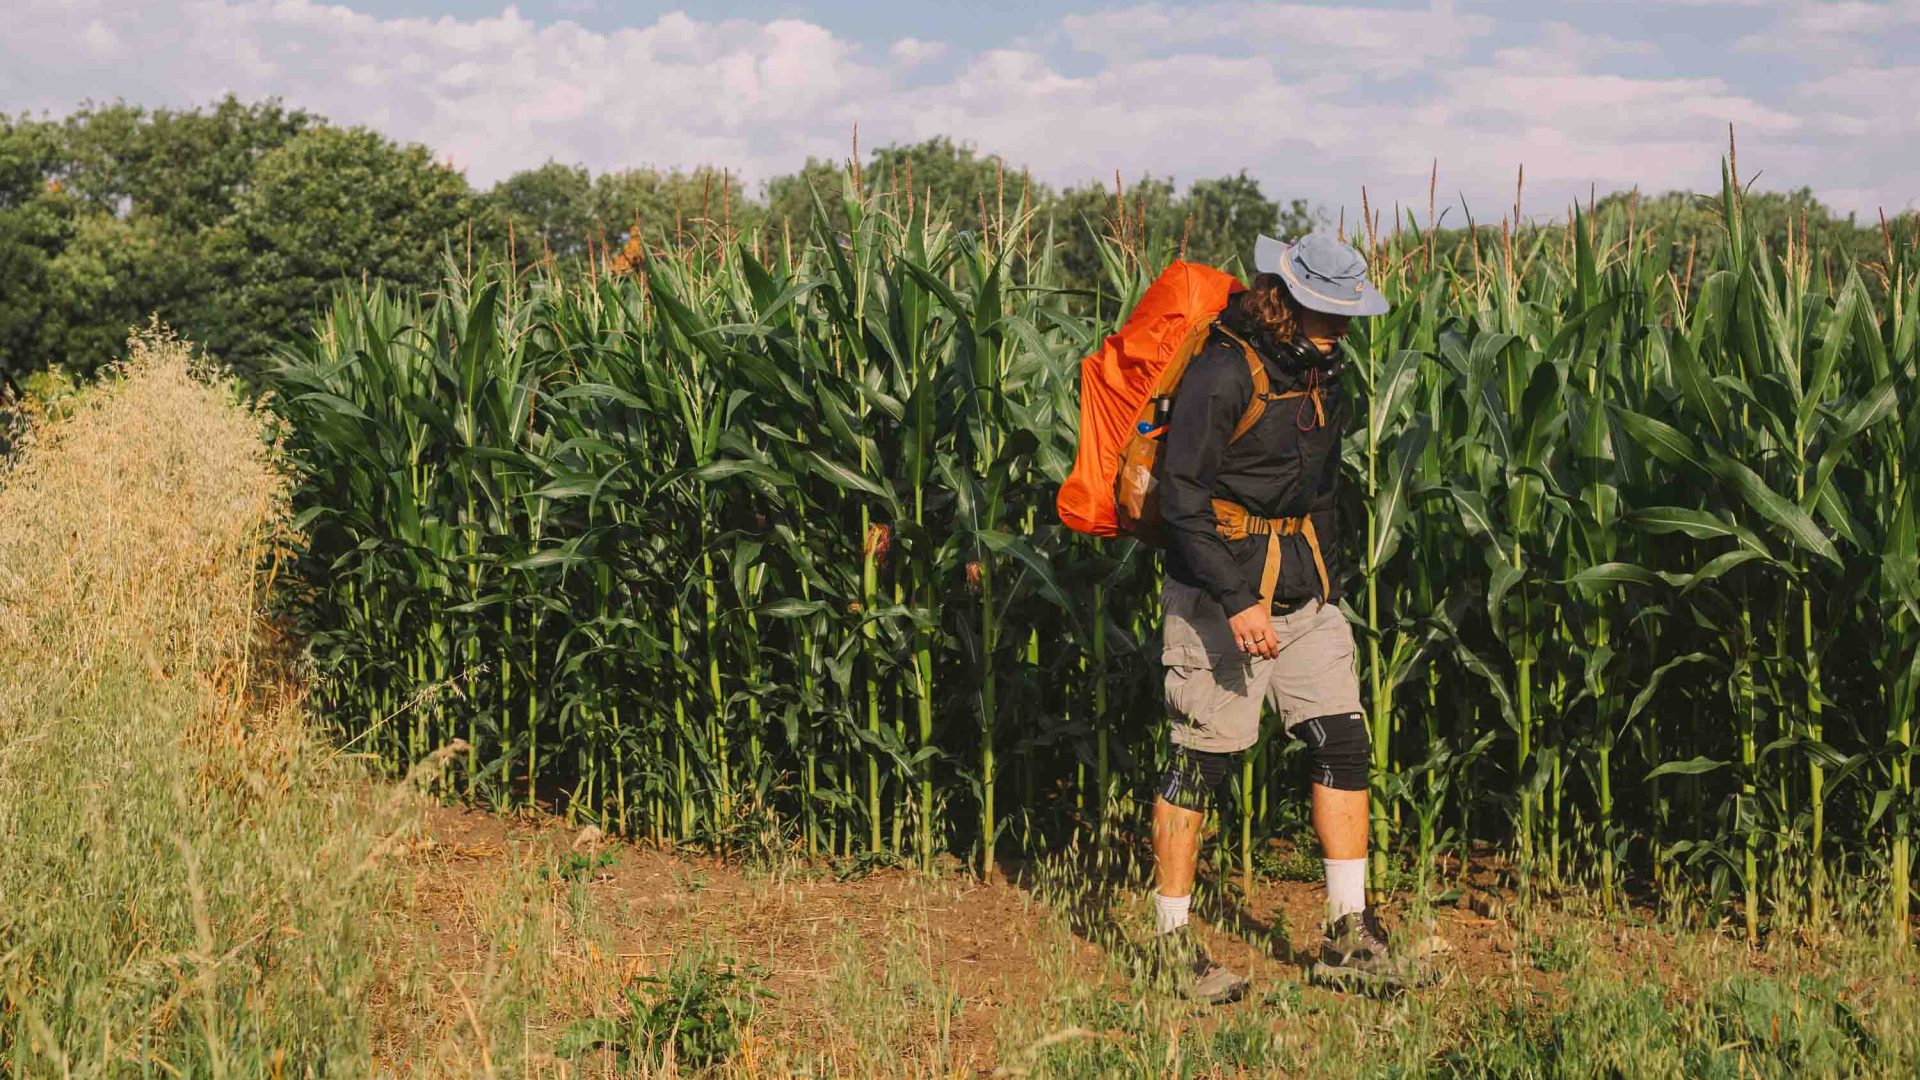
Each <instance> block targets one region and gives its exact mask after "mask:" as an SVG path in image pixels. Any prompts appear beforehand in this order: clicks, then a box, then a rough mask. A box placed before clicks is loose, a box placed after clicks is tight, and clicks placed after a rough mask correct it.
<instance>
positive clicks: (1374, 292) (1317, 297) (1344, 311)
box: [1253, 236, 1393, 317]
mask: <svg viewBox="0 0 1920 1080" xmlns="http://www.w3.org/2000/svg"><path fill="white" fill-rule="evenodd" d="M1292 246H1293V245H1291V244H1283V243H1281V242H1280V241H1278V240H1275V239H1273V238H1272V237H1267V236H1262V237H1261V238H1260V239H1259V241H1258V242H1256V243H1255V244H1254V247H1253V267H1254V269H1255V270H1258V271H1259V272H1261V273H1263V274H1278V275H1280V279H1281V280H1282V281H1285V282H1286V283H1287V291H1288V292H1289V293H1291V294H1293V299H1294V302H1295V303H1297V304H1299V305H1300V306H1301V307H1303V308H1306V309H1307V310H1308V311H1317V312H1320V313H1321V314H1323V315H1346V316H1349V317H1353V316H1364V315H1385V314H1386V313H1387V310H1388V309H1389V308H1391V307H1392V306H1393V305H1391V304H1389V303H1387V298H1386V297H1385V296H1382V295H1381V294H1380V290H1379V289H1376V288H1374V287H1373V282H1371V281H1368V280H1367V279H1365V278H1361V279H1360V283H1359V284H1360V290H1359V291H1358V292H1357V293H1347V294H1346V295H1344V296H1342V295H1336V294H1335V293H1334V292H1333V291H1332V290H1333V286H1332V285H1329V284H1323V283H1320V282H1309V281H1304V280H1302V279H1301V277H1300V275H1299V274H1298V273H1297V272H1295V270H1294V268H1293V259H1292V258H1291V257H1290V256H1291V251H1290V250H1289V249H1290V248H1291V247H1292Z"/></svg>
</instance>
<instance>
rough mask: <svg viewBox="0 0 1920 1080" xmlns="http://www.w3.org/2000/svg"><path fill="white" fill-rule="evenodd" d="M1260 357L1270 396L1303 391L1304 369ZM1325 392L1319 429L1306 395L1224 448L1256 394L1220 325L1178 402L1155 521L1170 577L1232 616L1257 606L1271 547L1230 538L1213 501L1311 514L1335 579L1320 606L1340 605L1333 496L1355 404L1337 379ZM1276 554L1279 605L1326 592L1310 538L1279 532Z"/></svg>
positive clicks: (1263, 512) (1230, 318) (1270, 408)
mask: <svg viewBox="0 0 1920 1080" xmlns="http://www.w3.org/2000/svg"><path fill="white" fill-rule="evenodd" d="M1236 314H1237V313H1236V310H1235V308H1234V307H1233V306H1229V308H1228V310H1227V312H1226V313H1225V314H1223V315H1222V317H1221V321H1222V322H1224V323H1226V324H1227V325H1230V326H1231V325H1234V317H1235V315H1236ZM1243 336H1244V335H1243ZM1249 340H1254V339H1249ZM1255 351H1256V353H1257V354H1258V355H1259V356H1260V359H1261V361H1262V362H1263V363H1265V364H1266V368H1267V377H1268V380H1269V383H1270V387H1269V393H1270V394H1275V395H1277V394H1283V393H1286V392H1288V391H1291V390H1304V389H1306V388H1307V385H1308V382H1307V380H1308V375H1307V373H1306V372H1304V371H1292V370H1289V369H1288V368H1286V367H1284V366H1282V365H1281V364H1280V363H1279V362H1277V361H1276V360H1274V358H1273V357H1271V356H1269V355H1268V354H1267V353H1266V352H1265V351H1263V350H1261V349H1259V347H1258V346H1257V345H1256V347H1255ZM1320 395H1321V403H1322V407H1323V410H1324V415H1325V422H1324V423H1318V422H1317V418H1316V416H1315V413H1314V408H1313V402H1312V400H1311V399H1309V398H1306V397H1298V398H1289V399H1287V400H1284V401H1275V400H1269V401H1268V403H1267V409H1266V412H1265V413H1264V414H1263V415H1262V416H1261V417H1260V419H1259V420H1258V421H1257V422H1255V424H1254V425H1253V427H1252V428H1251V429H1249V430H1248V431H1247V433H1246V434H1245V435H1242V436H1241V437H1240V439H1239V441H1237V442H1233V443H1232V444H1231V445H1229V439H1230V438H1231V436H1232V435H1233V429H1234V427H1235V426H1236V425H1237V424H1239V422H1240V417H1241V415H1242V414H1244V413H1245V412H1246V409H1247V403H1248V402H1249V401H1251V400H1252V398H1253V377H1252V374H1251V373H1250V372H1249V371H1248V370H1247V361H1246V356H1245V353H1243V352H1242V351H1241V348H1240V345H1239V344H1238V343H1237V342H1235V341H1233V340H1232V339H1231V338H1229V337H1227V336H1226V335H1225V334H1222V333H1220V332H1219V331H1218V330H1216V331H1215V332H1214V333H1213V336H1212V337H1211V339H1209V340H1208V342H1207V344H1206V345H1205V346H1204V347H1203V348H1202V349H1201V351H1200V352H1199V353H1198V354H1196V355H1195V356H1194V358H1193V360H1192V361H1191V363H1190V364H1189V366H1188V368H1187V372H1186V375H1185V376H1184V377H1183V378H1182V379H1181V381H1180V389H1179V392H1178V393H1177V394H1175V395H1174V401H1173V412H1172V414H1171V417H1170V418H1169V420H1168V422H1167V432H1166V436H1165V444H1164V446H1163V447H1162V450H1161V469H1162V472H1161V476H1160V516H1161V518H1162V519H1163V520H1164V521H1165V522H1166V526H1167V530H1168V534H1169V536H1170V537H1171V539H1172V543H1171V544H1170V545H1169V548H1168V554H1167V576H1168V577H1170V578H1172V579H1173V580H1175V581H1178V582H1181V583H1183V584H1187V585H1193V586H1197V587H1199V588H1201V589H1203V590H1205V591H1206V592H1207V593H1208V594H1209V595H1211V596H1212V597H1213V598H1214V599H1216V600H1218V601H1220V604H1221V606H1222V607H1224V608H1225V609H1226V611H1227V613H1228V614H1233V613H1236V612H1240V611H1244V610H1245V609H1247V608H1249V607H1253V606H1256V605H1257V604H1259V602H1260V576H1261V571H1262V570H1263V569H1264V567H1265V565H1266V557H1267V548H1268V542H1267V538H1266V537H1264V536H1255V537H1249V538H1247V539H1245V540H1238V541H1228V540H1226V539H1223V538H1222V537H1221V536H1220V534H1219V533H1218V532H1217V531H1216V526H1215V521H1214V516H1213V506H1212V500H1213V499H1215V498H1221V499H1230V500H1232V501H1234V502H1237V503H1239V504H1241V505H1242V506H1245V507H1246V508H1247V510H1248V511H1250V512H1251V513H1254V514H1257V515H1259V516H1261V517H1301V516H1306V515H1311V516H1312V519H1313V526H1314V530H1315V531H1316V533H1318V536H1319V540H1320V548H1321V552H1322V553H1323V555H1324V556H1325V558H1326V560H1327V573H1328V580H1329V582H1330V583H1331V589H1330V592H1331V595H1328V596H1325V597H1322V599H1325V600H1326V601H1328V602H1329V603H1333V602H1335V601H1338V600H1339V598H1340V594H1341V582H1342V580H1343V579H1344V578H1345V577H1346V573H1347V568H1346V564H1345V560H1344V558H1343V557H1342V556H1343V550H1344V549H1343V546H1342V545H1341V544H1340V543H1339V541H1338V536H1339V530H1338V527H1337V525H1336V522H1335V515H1334V492H1335V485H1336V484H1337V483H1338V482H1339V477H1340V436H1341V432H1343V431H1344V430H1345V429H1346V417H1347V409H1348V403H1347V400H1346V397H1345V395H1344V394H1343V393H1342V392H1341V389H1340V385H1339V381H1338V379H1336V378H1334V377H1332V376H1331V375H1330V374H1326V375H1323V377H1322V378H1321V379H1320ZM1280 551H1281V559H1282V561H1281V564H1280V577H1279V581H1278V583H1277V584H1276V585H1275V587H1274V600H1275V602H1276V603H1278V602H1281V601H1298V600H1303V599H1307V598H1311V597H1318V596H1320V594H1321V589H1320V576H1319V573H1318V572H1317V571H1316V570H1315V568H1314V562H1313V553H1312V551H1311V550H1310V549H1309V548H1308V547H1307V542H1306V540H1305V538H1303V537H1300V536H1287V537H1282V538H1281V541H1280Z"/></svg>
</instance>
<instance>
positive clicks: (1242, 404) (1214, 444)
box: [1160, 347, 1260, 615]
mask: <svg viewBox="0 0 1920 1080" xmlns="http://www.w3.org/2000/svg"><path fill="white" fill-rule="evenodd" d="M1252 399H1253V377H1252V376H1251V375H1249V374H1248V373H1247V364H1246V361H1245V359H1244V358H1243V357H1241V356H1240V355H1239V354H1238V353H1235V352H1231V351H1228V350H1225V349H1216V348H1212V347H1208V348H1206V349H1203V350H1202V351H1201V352H1200V354H1199V355H1198V356H1195V357H1194V358H1193V362H1192V366H1190V367H1189V368H1187V373H1186V376H1185V377H1184V378H1182V379H1181V380H1180V389H1179V392H1178V393H1177V394H1175V395H1174V399H1173V415H1172V416H1171V418H1169V419H1168V421H1167V433H1166V444H1165V446H1164V447H1163V449H1162V456H1161V468H1162V472H1161V478H1160V485H1161V486H1160V517H1161V519H1162V520H1163V521H1165V522H1166V525H1167V532H1168V535H1169V536H1170V537H1171V539H1172V541H1173V546H1174V548H1175V549H1176V550H1177V551H1179V552H1180V555H1181V557H1182V558H1183V559H1185V560H1186V564H1187V566H1188V567H1190V568H1192V570H1193V572H1194V574H1195V576H1197V577H1198V578H1199V579H1200V585H1201V587H1202V588H1204V589H1205V590H1206V591H1207V593H1208V594H1209V595H1211V596H1212V597H1213V598H1214V599H1215V600H1218V601H1219V602H1220V605H1221V607H1223V608H1225V609H1226V611H1227V613H1228V614H1230V615H1231V614H1234V613H1236V612H1241V611H1245V610H1246V609H1247V608H1249V607H1253V606H1255V605H1256V604H1258V603H1259V602H1260V597H1259V595H1258V594H1257V593H1255V592H1254V591H1253V590H1252V589H1250V588H1248V587H1247V583H1246V580H1245V579H1244V578H1243V577H1242V576H1241V573H1240V566H1239V564H1238V563H1237V562H1235V561H1234V558H1233V551H1232V550H1231V549H1230V548H1228V547H1227V542H1226V541H1225V540H1223V539H1221V537H1220V533H1219V532H1218V523H1217V522H1216V521H1215V519H1214V516H1213V503H1212V500H1213V485H1214V477H1215V475H1216V474H1217V473H1218V472H1219V469H1220V459H1221V457H1222V456H1223V455H1224V454H1225V453H1226V449H1227V443H1228V442H1229V441H1230V440H1231V439H1232V438H1233V429H1234V426H1235V425H1237V424H1238V423H1239V422H1240V417H1241V416H1242V415H1243V414H1245V413H1246V411H1247V403H1248V402H1250V401H1251V400H1252Z"/></svg>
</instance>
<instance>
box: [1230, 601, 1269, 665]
mask: <svg viewBox="0 0 1920 1080" xmlns="http://www.w3.org/2000/svg"><path fill="white" fill-rule="evenodd" d="M1227 626H1228V628H1230V629H1231V630H1232V631H1233V640H1234V642H1235V643H1236V644H1238V645H1239V646H1240V651H1241V652H1243V653H1246V654H1247V655H1248V656H1259V657H1265V658H1266V659H1268V660H1271V659H1273V658H1274V657H1276V656H1279V655H1280V639H1279V638H1277V637H1275V636H1274V635H1273V619H1272V618H1270V617H1269V616H1268V615H1267V611H1266V609H1265V608H1263V607H1261V606H1260V605H1259V604H1255V605H1253V606H1252V607H1249V608H1248V609H1247V610H1245V611H1242V612H1241V613H1240V614H1238V615H1235V616H1233V617H1232V618H1230V619H1228V620H1227Z"/></svg>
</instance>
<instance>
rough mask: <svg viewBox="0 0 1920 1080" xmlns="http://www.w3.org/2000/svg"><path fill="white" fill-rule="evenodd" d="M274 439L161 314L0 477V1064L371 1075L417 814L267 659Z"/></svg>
mask: <svg viewBox="0 0 1920 1080" xmlns="http://www.w3.org/2000/svg"><path fill="white" fill-rule="evenodd" d="M271 432H272V429H271V426H270V423H269V421H268V420H267V418H266V416H265V414H263V413H261V412H259V411H257V410H256V409H254V408H252V407H250V406H248V405H246V404H245V403H244V401H243V399H242V397H241V396H240V394H239V392H238V390H237V388H236V387H234V386H233V385H232V384H230V383H228V382H225V381H223V380H221V379H220V378H219V377H218V376H217V374H216V373H215V372H214V371H213V370H212V369H211V368H210V366H209V365H207V364H206V363H205V362H204V361H202V360H199V359H197V358H195V357H194V355H193V354H192V352H191V351H190V350H189V348H188V347H187V346H186V345H185V344H183V343H182V342H180V341H178V340H177V339H175V338H174V337H173V336H171V335H170V334H168V333H166V332H165V331H164V330H160V329H158V328H154V329H151V330H149V331H147V332H144V333H142V334H139V335H137V336H136V337H135V338H134V339H133V341H132V342H131V349H130V356H129V358H128V360H127V362H126V363H125V364H124V365H122V366H120V367H119V368H118V369H117V370H116V371H114V372H113V373H112V374H111V375H110V376H109V377H108V378H107V379H106V380H104V381H103V382H101V383H100V384H99V385H97V386H95V387H93V388H91V389H89V390H88V391H87V392H86V393H84V394H83V395H81V396H80V397H79V398H77V399H75V400H73V401H71V402H69V403H68V407H66V408H64V409H63V410H62V415H60V416H58V417H42V418H40V419H39V420H37V421H36V422H33V423H32V424H31V425H30V427H29V429H28V431H27V433H26V436H25V438H24V439H23V440H22V441H21V444H20V449H19V451H18V453H17V454H16V455H15V456H14V457H13V458H11V459H10V460H9V462H8V463H7V465H6V467H5V471H4V473H0V836H4V837H5V838H6V843H5V844H4V845H0V896H4V897H5V898H6V902H5V903H4V904H0V1062H4V1063H5V1065H4V1066H3V1067H0V1072H6V1073H8V1074H9V1075H12V1076H19V1077H30V1076H41V1075H45V1076H68V1075H120V1074H126V1073H137V1074H141V1075H148V1074H156V1075H157V1074H172V1075H194V1076H213V1077H227V1076H250V1075H273V1076H309V1075H311V1076H327V1075H340V1076H354V1075H364V1073H365V1063H366V1051H365V1047H366V1029H367V1022H366V1017H365V1013H366V1006H365V989H366V986H367V984H368V983H369V982H370V981H371V971H372V961H371V954H372V944H373V941H374V936H373V932H372V927H371V920H370V918H369V915H370V913H371V912H372V911H374V910H376V909H377V907H378V906H379V905H380V903H381V902H382V898H383V897H385V896H387V895H389V892H390V886H389V884H388V881H389V877H390V876H389V875H388V874H387V872H386V870H385V869H384V867H383V859H382V858H381V853H382V852H383V851H385V850H387V849H388V848H390V846H391V836H392V834H393V833H394V831H395V830H398V829H402V828H404V827H405V825H406V822H407V815H406V814H405V813H403V812H401V811H402V810H403V809H404V807H403V806H402V805H401V804H399V803H398V802H394V801H389V800H380V801H379V802H378V803H377V804H374V805H369V803H370V800H369V799H368V798H367V789H366V788H365V787H364V786H363V785H359V784H357V783H356V782H355V781H356V778H355V777H354V775H353V774H352V773H351V772H349V771H347V770H346V769H343V768H342V767H341V766H340V765H339V764H338V763H337V762H336V761H335V760H334V755H332V754H331V753H330V752H328V751H326V750H325V749H324V748H321V747H317V746H315V745H314V744H313V743H312V742H311V741H310V740H309V739H308V738H307V737H306V736H305V734H304V730H303V727H302V724H301V722H300V710H299V694H298V691H297V685H298V684H297V682H295V681H293V680H291V679H289V678H287V677H286V676H285V673H283V672H280V671H276V670H274V669H273V668H272V666H271V665H263V664H261V663H260V662H259V659H258V657H259V649H258V647H257V645H256V640H257V638H256V631H257V629H258V628H259V627H260V625H261V622H260V614H261V604H262V599H263V597H264V595H265V589H266V588H267V587H268V585H267V583H266V582H265V581H263V580H262V575H261V573H260V570H261V567H262V566H270V565H271V563H272V562H273V556H274V554H275V552H276V551H277V550H278V548H279V546H280V545H281V544H282V543H283V542H284V541H285V540H286V539H287V538H288V535H289V534H288V528H287V516H286V514H287V510H286V506H287V501H286V483H285V480H284V477H283V475H282V473H281V472H280V470H279V468H278V462H277V453H278V451H277V448H276V446H275V442H274V440H273V438H272V434H271Z"/></svg>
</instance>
